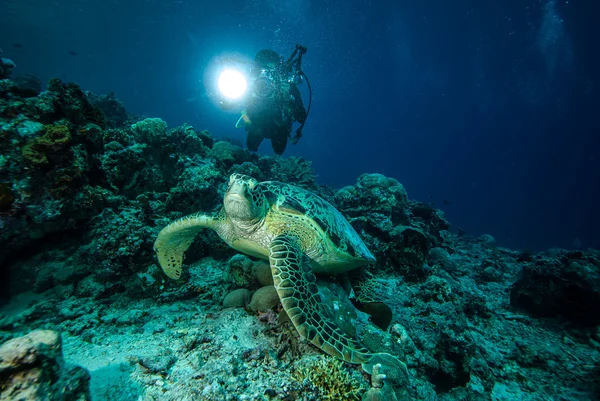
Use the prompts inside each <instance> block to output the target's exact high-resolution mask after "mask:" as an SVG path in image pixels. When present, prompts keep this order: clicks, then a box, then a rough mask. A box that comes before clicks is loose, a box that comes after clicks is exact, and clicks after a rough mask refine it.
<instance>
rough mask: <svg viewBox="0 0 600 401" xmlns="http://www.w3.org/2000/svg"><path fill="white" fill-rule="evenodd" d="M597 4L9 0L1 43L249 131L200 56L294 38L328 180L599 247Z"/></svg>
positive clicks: (29, 65)
mask: <svg viewBox="0 0 600 401" xmlns="http://www.w3.org/2000/svg"><path fill="white" fill-rule="evenodd" d="M595 3H597V2H593V1H587V2H582V1H570V2H567V1H558V0H550V1H537V0H536V1H533V0H523V1H521V0H509V1H506V0H503V1H495V2H492V1H475V0H472V1H467V0H457V1H447V0H435V1H434V0H431V1H423V0H420V1H415V0H411V1H404V0H397V1H393V2H392V1H390V2H387V3H386V2H382V1H358V0H349V1H341V0H335V1H331V0H328V1H323V0H320V1H316V0H313V1H308V0H283V1H275V0H269V1H257V0H254V1H227V0H222V1H216V2H213V1H211V2H208V1H202V2H198V1H192V0H181V1H179V0H178V1H158V0H147V1H144V0H120V1H91V0H90V1H85V0H80V1H75V0H68V1H62V0H57V1H53V2H47V1H41V0H38V1H33V0H14V1H5V0H4V1H2V2H1V9H0V48H2V49H3V51H4V53H3V54H2V56H3V57H9V58H11V59H13V61H14V62H15V63H16V64H17V66H18V68H17V70H16V71H15V72H16V73H23V72H28V73H34V74H36V75H38V76H39V77H41V78H42V79H43V80H47V79H49V78H50V77H52V76H58V77H60V78H63V79H64V80H68V81H75V82H77V83H79V84H80V85H82V87H83V88H84V89H86V90H92V91H94V92H98V93H105V92H107V91H110V90H114V91H115V92H116V94H117V96H118V97H119V98H120V99H122V100H123V101H124V103H125V105H126V106H127V108H128V110H129V111H131V112H135V113H141V114H145V115H148V116H157V117H161V118H163V119H165V120H166V121H167V122H168V123H169V125H170V126H175V125H179V124H182V123H183V122H187V123H190V124H192V125H193V126H194V127H196V128H197V129H209V130H210V131H211V132H212V133H213V134H214V135H216V136H230V137H235V138H239V139H243V133H242V132H241V131H239V130H235V129H234V127H233V125H234V123H235V121H236V120H237V114H236V113H234V112H224V111H221V110H219V109H218V108H216V107H215V106H214V104H213V102H212V100H211V99H210V97H209V96H208V95H207V86H209V85H210V83H211V82H210V81H209V80H208V79H209V76H208V75H207V71H210V68H211V67H212V66H214V60H215V58H216V57H219V56H220V55H224V54H231V53H234V52H235V53H237V54H240V55H242V56H245V57H248V58H250V57H252V56H253V55H254V53H255V52H256V51H257V50H260V49H261V48H265V47H271V48H274V49H275V50H277V51H279V52H281V53H283V54H286V55H287V54H288V53H289V52H291V50H292V49H293V46H294V44H296V43H302V44H304V45H306V46H307V47H308V53H307V54H306V56H305V60H304V70H305V72H306V73H307V74H308V76H309V78H310V80H311V83H312V86H313V92H314V98H313V109H312V111H311V114H310V118H309V121H308V123H307V126H306V128H305V131H304V134H305V135H304V138H303V139H302V141H301V142H300V143H299V144H298V145H297V146H295V147H289V148H288V151H287V152H286V154H287V155H297V156H303V157H305V158H307V159H309V160H312V161H313V163H314V167H315V169H316V171H317V173H318V175H319V177H318V179H319V182H320V183H324V184H331V185H335V186H343V185H348V184H351V183H354V182H355V180H356V177H357V176H358V175H359V174H361V173H363V172H379V173H383V174H386V175H389V176H393V177H395V178H397V179H398V180H399V181H401V182H402V183H403V184H404V185H405V187H406V188H407V190H408V193H409V196H410V197H411V198H413V199H419V200H423V201H427V202H429V201H430V200H432V201H433V202H434V203H435V206H437V207H440V208H441V209H443V210H444V211H445V213H446V216H447V218H448V219H449V220H450V221H451V222H452V223H453V224H455V226H460V227H462V228H463V229H466V230H467V232H468V233H471V234H474V235H475V234H480V233H490V234H492V235H494V236H495V237H496V238H497V239H498V241H499V243H500V244H502V245H507V246H513V247H519V248H530V249H539V248H547V247H553V246H562V247H572V246H583V247H588V246H594V247H600V234H598V229H597V227H598V225H599V220H600V218H599V216H598V209H597V204H598V201H597V192H598V182H599V179H600V154H599V149H600V139H599V135H598V133H599V132H600V124H599V122H598V121H599V120H598V114H599V113H600V107H599V106H600V101H599V95H598V90H599V88H598V85H599V84H600V82H599V75H600V74H599V73H600V62H599V58H598V57H599V55H598V43H597V40H598V38H600V29H599V28H598V24H597V23H596V22H595V21H594V18H596V17H595V16H596V15H598V11H599V10H598V9H597V8H598V6H595V5H594V4H595ZM594 8H596V9H594ZM16 43H18V44H20V45H21V47H15V46H14V44H16ZM69 51H73V52H76V53H77V55H76V56H74V55H71V54H69ZM303 91H306V88H305V87H304V88H303ZM260 151H261V152H262V153H267V154H271V151H270V144H269V143H268V142H265V143H264V144H263V146H262V147H261V149H260ZM444 200H448V201H450V204H448V205H445V204H443V201H444Z"/></svg>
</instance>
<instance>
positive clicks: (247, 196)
mask: <svg viewBox="0 0 600 401" xmlns="http://www.w3.org/2000/svg"><path fill="white" fill-rule="evenodd" d="M203 228H211V229H213V230H215V231H216V232H217V234H218V235H219V236H220V237H221V238H222V239H223V240H224V241H225V242H226V243H227V244H228V245H229V246H231V247H232V248H233V249H236V250H237V251H240V252H243V253H245V254H248V255H251V256H255V257H258V258H263V259H268V260H269V263H270V265H271V273H272V274H273V282H274V286H275V289H276V290H277V293H278V294H279V298H280V299H281V304H282V305H283V308H284V310H285V311H286V313H287V314H288V315H289V317H290V319H291V321H292V322H293V324H294V326H295V327H296V329H297V330H298V333H300V335H301V336H302V337H304V338H306V339H308V341H310V342H311V343H312V344H314V345H316V346H317V347H319V348H320V349H322V350H323V351H325V352H326V353H328V354H330V355H332V356H334V357H336V358H339V359H341V360H344V361H346V362H350V363H355V364H363V368H364V367H365V366H369V367H368V368H367V369H368V370H369V371H370V370H371V368H370V365H372V363H371V364H370V363H369V362H370V361H373V356H374V354H371V353H370V352H369V350H367V349H366V348H365V347H363V346H362V345H361V344H360V343H359V342H358V341H356V340H355V339H354V338H351V337H350V336H349V335H348V334H346V332H345V331H343V330H341V329H340V328H339V327H338V326H337V325H336V324H335V323H334V322H332V321H329V320H327V318H326V317H325V316H326V315H325V314H324V313H323V309H322V308H323V306H322V301H321V298H320V297H319V294H318V287H317V285H316V284H315V281H316V277H315V274H314V273H326V274H337V273H342V272H345V271H348V270H350V269H354V268H356V267H359V266H363V265H366V264H368V263H372V262H375V257H374V256H373V254H372V253H371V252H370V251H369V250H368V249H367V247H366V245H365V244H364V242H363V241H362V240H361V238H360V237H359V236H358V234H357V233H356V231H355V230H354V228H352V226H351V225H350V223H348V221H347V220H346V219H345V218H344V217H343V216H342V214H341V213H340V212H339V211H338V210H337V209H335V208H334V207H333V206H332V205H331V204H330V203H328V202H327V201H325V200H324V199H322V198H320V197H319V196H317V195H315V194H313V193H311V192H309V191H306V190H304V189H301V188H298V187H295V186H292V185H289V184H285V183H281V182H276V181H266V182H258V181H257V180H255V179H254V178H251V177H248V176H245V175H241V174H232V175H231V177H230V179H229V187H228V188H227V192H226V193H225V196H224V199H223V207H221V209H220V210H219V211H218V212H216V213H214V214H205V213H195V214H191V215H189V216H185V217H182V218H180V219H178V220H176V221H173V222H172V223H170V224H169V225H168V226H166V227H165V228H163V229H162V231H161V232H160V233H159V234H158V237H157V239H156V242H155V243H154V250H155V251H156V253H157V256H158V260H159V263H160V266H161V267H162V269H163V270H164V272H165V273H166V274H167V276H169V277H170V278H172V279H179V278H180V276H181V273H182V268H181V265H182V261H183V254H184V252H185V251H186V250H187V249H188V247H189V246H190V244H191V243H192V242H193V241H194V238H195V237H196V235H197V234H198V232H199V231H200V230H201V229H203ZM375 355H381V354H375ZM398 362H399V361H398ZM369 373H370V372H369Z"/></svg>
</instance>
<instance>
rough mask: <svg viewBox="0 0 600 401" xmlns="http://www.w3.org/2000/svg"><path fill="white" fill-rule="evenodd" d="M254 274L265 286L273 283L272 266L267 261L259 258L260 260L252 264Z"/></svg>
mask: <svg viewBox="0 0 600 401" xmlns="http://www.w3.org/2000/svg"><path fill="white" fill-rule="evenodd" d="M252 275H253V276H254V278H255V279H256V280H257V281H258V282H259V283H260V285H261V286H263V287H264V286H265V285H272V284H273V274H272V273H271V266H269V264H268V263H267V262H265V261H262V260H259V261H258V262H254V264H253V265H252Z"/></svg>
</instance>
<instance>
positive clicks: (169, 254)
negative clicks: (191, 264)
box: [154, 213, 215, 280]
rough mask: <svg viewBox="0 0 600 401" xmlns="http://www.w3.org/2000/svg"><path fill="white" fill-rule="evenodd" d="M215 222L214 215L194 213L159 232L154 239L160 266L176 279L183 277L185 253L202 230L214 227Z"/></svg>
mask: <svg viewBox="0 0 600 401" xmlns="http://www.w3.org/2000/svg"><path fill="white" fill-rule="evenodd" d="M214 223H215V219H214V217H213V216H212V215H207V214H204V213H194V214H190V215H188V216H184V217H182V218H180V219H177V220H175V221H173V222H172V223H170V224H169V225H168V226H166V227H165V228H163V229H162V230H161V231H160V233H158V237H156V241H154V251H155V252H156V256H158V263H159V264H160V267H161V268H162V269H163V271H164V272H165V274H166V275H167V276H169V277H170V278H172V279H174V280H177V279H179V277H181V272H182V270H181V265H182V264H183V254H184V253H185V251H186V250H187V249H188V248H189V247H190V245H191V244H192V242H194V238H196V235H198V233H199V232H200V230H202V229H203V228H214Z"/></svg>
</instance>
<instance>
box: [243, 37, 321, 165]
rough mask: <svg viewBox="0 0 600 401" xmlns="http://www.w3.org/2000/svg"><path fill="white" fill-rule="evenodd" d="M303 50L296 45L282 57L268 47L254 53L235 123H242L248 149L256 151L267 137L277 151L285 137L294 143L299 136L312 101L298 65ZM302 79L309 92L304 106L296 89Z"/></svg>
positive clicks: (285, 144) (278, 152) (303, 48)
mask: <svg viewBox="0 0 600 401" xmlns="http://www.w3.org/2000/svg"><path fill="white" fill-rule="evenodd" d="M304 53H306V47H304V46H301V45H296V48H295V49H294V51H293V52H292V54H291V55H290V57H289V58H288V59H287V60H286V61H284V60H283V57H281V56H280V55H279V54H277V52H275V51H273V50H270V49H264V50H261V51H259V52H258V53H257V54H256V56H255V57H254V63H253V65H252V67H251V69H250V83H249V91H248V94H247V96H246V103H245V106H246V107H245V109H244V110H243V111H242V116H241V117H240V119H239V120H238V122H237V124H236V127H237V128H240V127H241V126H242V123H243V126H244V129H245V130H246V133H247V137H246V146H247V147H248V149H249V150H251V151H254V152H255V151H257V150H258V147H259V146H260V144H261V142H262V141H263V139H265V138H267V139H270V140H271V145H272V147H273V151H274V152H275V153H276V154H278V155H281V154H282V153H283V152H284V150H285V148H286V146H287V143H288V140H289V142H290V143H292V144H296V143H297V142H298V140H300V138H301V137H302V129H303V128H304V124H305V122H306V118H307V116H308V113H309V111H310V104H311V101H312V91H311V88H310V83H309V82H308V79H307V78H306V75H305V74H304V72H302V69H301V63H302V56H303V55H304ZM303 79H305V80H306V82H307V84H308V89H309V93H310V98H309V103H308V109H306V110H305V108H304V103H303V101H302V97H301V96H300V91H299V90H298V84H299V83H301V82H302V80H303ZM294 122H298V123H300V126H299V127H298V129H297V130H296V131H295V133H294V134H293V135H292V125H293V123H294Z"/></svg>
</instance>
